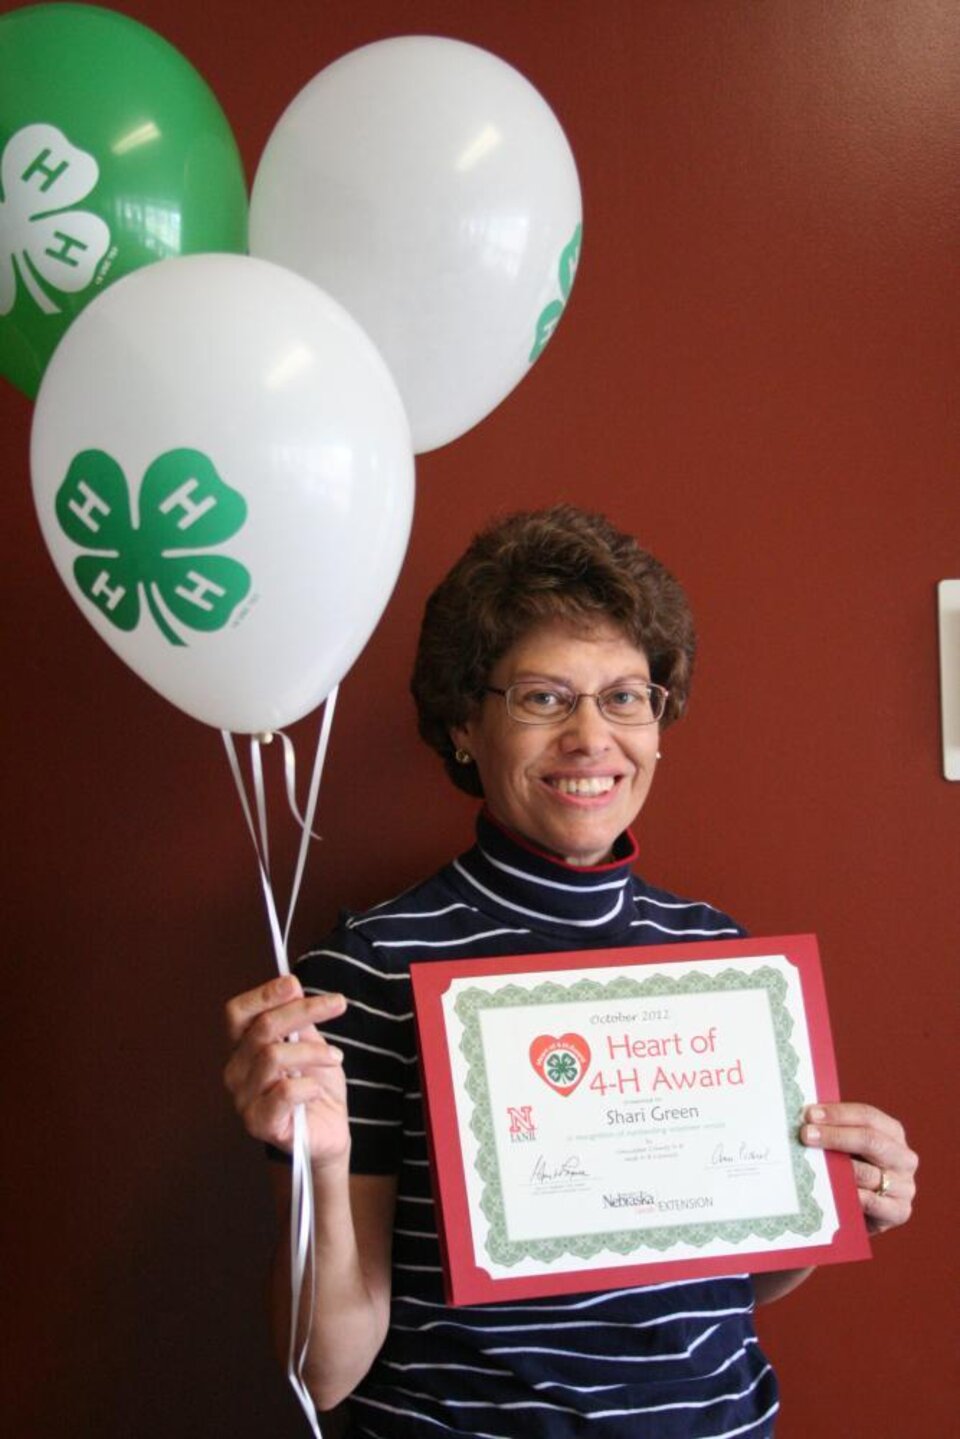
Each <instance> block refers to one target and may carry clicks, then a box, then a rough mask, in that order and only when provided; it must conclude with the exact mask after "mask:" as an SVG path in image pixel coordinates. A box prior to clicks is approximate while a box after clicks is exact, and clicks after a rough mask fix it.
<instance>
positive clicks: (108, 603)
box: [55, 449, 250, 645]
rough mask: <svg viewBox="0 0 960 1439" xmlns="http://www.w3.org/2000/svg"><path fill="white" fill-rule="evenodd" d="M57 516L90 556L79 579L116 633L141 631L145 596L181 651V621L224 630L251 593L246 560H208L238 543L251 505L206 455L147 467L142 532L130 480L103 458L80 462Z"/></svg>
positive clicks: (88, 453) (177, 455)
mask: <svg viewBox="0 0 960 1439" xmlns="http://www.w3.org/2000/svg"><path fill="white" fill-rule="evenodd" d="M55 507H56V514H57V519H58V520H59V522H60V528H61V529H62V530H63V532H64V534H65V535H66V536H67V538H68V539H69V540H72V541H73V543H74V544H76V545H79V546H80V547H81V548H82V549H83V550H84V551H85V553H84V554H82V555H79V556H78V558H77V559H76V560H75V561H74V564H73V575H74V579H75V580H76V582H77V584H78V586H79V587H80V590H81V592H82V593H83V594H84V595H85V596H86V597H87V599H88V600H90V601H91V602H92V603H93V604H94V605H96V607H97V609H98V610H99V611H100V613H101V614H102V615H104V616H105V618H106V619H108V620H109V621H110V623H111V624H113V625H116V627H117V629H120V630H133V629H136V627H137V625H138V624H139V622H140V594H141V591H142V592H143V596H144V598H145V600H146V603H147V608H148V609H149V611H150V613H151V614H152V616H153V618H154V620H155V621H156V623H157V626H158V628H159V629H160V631H161V633H162V634H163V636H164V637H165V638H166V639H167V640H169V642H170V643H171V644H172V645H183V644H185V643H186V641H185V640H184V639H183V638H182V637H181V636H180V635H179V634H178V633H177V631H176V630H175V629H174V627H173V625H174V621H176V622H179V623H180V624H181V625H186V626H187V627H188V628H189V629H193V630H207V631H209V630H219V629H222V628H223V627H224V625H225V624H226V623H227V621H228V620H229V619H230V616H231V615H232V613H233V611H234V610H235V609H236V607H237V605H238V604H239V603H240V601H241V600H242V599H244V598H245V596H246V595H247V593H248V592H249V589H250V575H249V572H248V571H247V570H246V568H245V567H244V566H243V565H242V564H241V563H240V562H239V560H234V559H231V558H230V557H229V556H227V555H214V554H208V553H206V551H207V549H208V548H209V547H210V546H211V545H220V544H223V542H224V541H225V540H229V539H230V538H231V537H232V536H233V535H235V534H236V533H237V531H238V530H239V529H240V528H241V527H242V525H243V523H244V521H245V520H246V518H247V505H246V501H245V500H244V498H243V496H242V495H240V494H238V493H237V491H236V490H232V489H231V488H230V486H229V485H226V484H224V482H223V481H222V480H221V479H220V476H219V475H218V474H217V472H216V469H215V468H214V466H213V463H212V462H211V461H210V460H209V459H208V458H207V456H206V455H204V454H202V453H201V452H200V451H199V450H189V449H180V450H168V451H167V452H166V453H165V454H162V455H160V456H159V458H158V459H156V460H154V461H153V463H152V464H151V465H150V466H149V468H148V469H147V472H146V474H145V475H144V477H143V484H142V485H141V487H140V495H139V504H138V510H139V521H140V523H139V526H135V525H134V523H133V519H132V516H131V505H130V496H129V493H128V490H127V481H126V478H125V476H124V473H123V471H122V469H121V468H120V466H119V465H118V464H117V462H116V460H115V459H113V457H112V456H111V455H108V454H106V453H104V451H103V450H84V451H82V453H81V454H79V455H77V456H76V458H75V459H74V460H73V462H72V464H71V465H70V469H69V470H68V471H67V477H66V479H65V480H64V482H63V484H62V485H61V486H60V488H59V490H58V491H57V497H56V506H55Z"/></svg>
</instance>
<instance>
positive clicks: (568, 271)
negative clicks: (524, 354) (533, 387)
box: [529, 225, 583, 365]
mask: <svg viewBox="0 0 960 1439" xmlns="http://www.w3.org/2000/svg"><path fill="white" fill-rule="evenodd" d="M582 239H583V226H582V225H578V226H577V228H576V229H575V230H574V232H573V238H572V239H571V241H570V243H569V244H568V245H566V246H565V247H564V249H563V252H562V253H561V255H560V264H559V266H558V268H557V279H558V280H559V283H560V299H559V300H551V301H550V303H549V305H547V306H546V308H545V309H543V310H541V312H540V315H539V317H538V319H537V331H536V334H535V336H534V340H533V349H532V350H531V351H530V359H529V363H530V364H531V365H532V364H533V362H534V360H537V359H539V358H540V356H541V355H542V354H543V352H544V350H545V349H546V348H547V343H548V342H549V341H550V340H551V339H552V338H553V332H554V330H555V329H556V328H557V326H558V325H559V323H560V317H561V315H562V314H563V312H564V309H565V308H566V304H567V301H568V300H569V298H570V291H571V290H572V289H573V282H574V280H575V279H576V277H577V265H578V264H579V262H580V243H581V241H582Z"/></svg>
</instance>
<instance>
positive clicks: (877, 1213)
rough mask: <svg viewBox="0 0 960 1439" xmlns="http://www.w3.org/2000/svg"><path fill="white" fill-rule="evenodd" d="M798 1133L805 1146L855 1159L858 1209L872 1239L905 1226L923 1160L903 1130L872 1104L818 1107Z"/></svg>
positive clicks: (811, 1109) (811, 1112) (901, 1126)
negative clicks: (918, 1171)
mask: <svg viewBox="0 0 960 1439" xmlns="http://www.w3.org/2000/svg"><path fill="white" fill-rule="evenodd" d="M804 1119H805V1121H806V1122H805V1123H804V1124H803V1125H802V1126H801V1129H800V1138H801V1140H802V1141H803V1143H804V1144H809V1145H811V1146H812V1147H814V1148H817V1149H837V1150H839V1151H840V1152H841V1153H843V1154H849V1155H851V1156H852V1158H853V1172H854V1174H855V1176H856V1180H857V1191H858V1193H859V1195H860V1205H861V1207H862V1209H863V1212H864V1215H865V1217H866V1221H867V1228H868V1230H869V1231H870V1233H871V1234H881V1233H882V1232H883V1231H884V1230H885V1229H895V1228H896V1226H897V1225H898V1224H906V1222H907V1220H908V1219H909V1218H910V1213H911V1210H912V1209H913V1198H914V1195H915V1194H916V1191H917V1186H916V1184H915V1183H914V1175H915V1174H916V1172H917V1164H918V1163H919V1160H918V1159H917V1156H916V1154H914V1152H913V1150H912V1149H910V1147H909V1146H908V1144H907V1139H906V1135H905V1134H904V1132H903V1125H902V1124H900V1123H899V1122H898V1121H897V1120H896V1119H891V1117H890V1115H889V1114H884V1113H883V1111H882V1110H880V1109H874V1107H873V1105H871V1104H841V1103H837V1104H826V1103H823V1104H814V1105H811V1106H810V1107H809V1109H808V1110H807V1111H806V1114H805V1115H804Z"/></svg>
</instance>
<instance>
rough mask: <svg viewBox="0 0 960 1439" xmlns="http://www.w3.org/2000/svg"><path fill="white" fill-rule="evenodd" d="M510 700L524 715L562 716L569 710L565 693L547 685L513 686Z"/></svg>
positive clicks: (568, 700) (568, 697)
mask: <svg viewBox="0 0 960 1439" xmlns="http://www.w3.org/2000/svg"><path fill="white" fill-rule="evenodd" d="M512 698H513V703H514V705H515V706H516V707H517V708H518V709H520V710H522V712H523V713H524V714H529V715H536V716H538V717H543V716H548V717H549V716H551V715H555V714H557V715H558V714H562V713H563V711H564V710H567V709H569V708H570V696H569V695H568V694H567V692H566V691H565V690H561V689H551V688H550V687H549V686H547V685H514V686H513V696H512Z"/></svg>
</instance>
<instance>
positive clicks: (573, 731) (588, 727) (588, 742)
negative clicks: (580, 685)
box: [560, 694, 610, 754]
mask: <svg viewBox="0 0 960 1439" xmlns="http://www.w3.org/2000/svg"><path fill="white" fill-rule="evenodd" d="M609 745H610V726H609V723H608V721H607V720H605V719H604V717H603V715H602V714H601V713H600V707H599V705H598V704H597V701H596V699H595V697H594V696H593V695H588V694H582V695H581V696H580V698H579V699H578V700H577V703H576V705H575V707H574V710H573V713H572V714H571V715H568V716H567V718H566V719H565V720H564V722H563V728H562V730H561V732H560V748H561V750H562V751H563V753H564V754H574V753H576V752H578V751H582V752H583V753H585V754H602V753H603V751H604V750H605V749H607V748H608V747H609Z"/></svg>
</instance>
